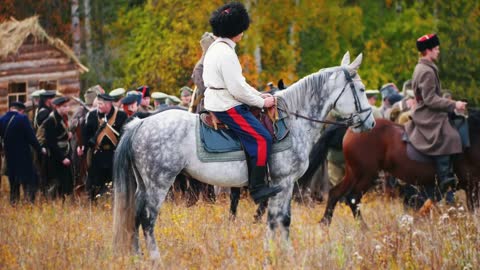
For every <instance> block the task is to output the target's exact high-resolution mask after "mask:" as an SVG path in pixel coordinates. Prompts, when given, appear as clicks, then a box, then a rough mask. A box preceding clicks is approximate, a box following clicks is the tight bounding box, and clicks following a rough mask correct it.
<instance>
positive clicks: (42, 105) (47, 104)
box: [33, 90, 57, 195]
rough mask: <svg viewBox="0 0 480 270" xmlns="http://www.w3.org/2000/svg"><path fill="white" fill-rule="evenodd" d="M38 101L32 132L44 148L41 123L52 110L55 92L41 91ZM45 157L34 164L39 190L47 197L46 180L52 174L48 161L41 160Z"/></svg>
mask: <svg viewBox="0 0 480 270" xmlns="http://www.w3.org/2000/svg"><path fill="white" fill-rule="evenodd" d="M39 95H40V101H39V104H38V108H37V110H36V112H35V116H34V117H33V130H34V132H35V136H36V137H37V140H38V141H39V142H40V145H41V146H42V147H45V133H44V128H43V127H41V126H42V124H43V122H44V121H45V120H46V119H47V118H48V116H49V115H50V113H51V112H52V110H53V104H52V101H53V99H54V98H55V96H56V95H57V91H55V90H48V91H46V90H43V91H41V92H40V94H39ZM42 157H45V156H39V157H36V158H35V159H36V161H35V163H36V164H37V165H38V168H39V172H40V177H39V188H40V191H42V193H43V195H47V184H48V178H49V176H50V175H51V174H52V172H50V171H51V170H52V168H51V166H50V164H49V159H48V158H42Z"/></svg>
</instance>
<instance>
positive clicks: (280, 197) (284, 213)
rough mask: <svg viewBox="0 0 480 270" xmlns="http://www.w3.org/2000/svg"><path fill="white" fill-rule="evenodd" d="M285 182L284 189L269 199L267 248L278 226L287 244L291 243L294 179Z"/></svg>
mask: <svg viewBox="0 0 480 270" xmlns="http://www.w3.org/2000/svg"><path fill="white" fill-rule="evenodd" d="M287 182H288V183H287ZM283 183H285V184H282V187H283V190H282V191H281V192H279V193H278V194H277V195H275V196H274V197H272V198H270V200H269V201H268V216H267V225H268V226H267V233H266V239H265V240H266V242H265V248H266V249H267V250H268V247H269V245H270V241H272V240H273V238H274V236H275V230H276V229H277V228H279V229H280V231H281V234H282V240H284V241H285V243H286V244H287V245H289V244H290V242H289V234H290V221H291V211H290V205H291V200H292V193H293V181H283Z"/></svg>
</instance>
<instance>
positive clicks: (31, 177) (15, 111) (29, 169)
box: [0, 102, 41, 205]
mask: <svg viewBox="0 0 480 270" xmlns="http://www.w3.org/2000/svg"><path fill="white" fill-rule="evenodd" d="M24 111H25V105H24V104H23V103H20V102H11V103H10V104H9V111H8V112H7V113H6V114H5V115H4V116H2V117H0V136H1V137H2V139H3V144H4V149H3V150H4V152H5V159H6V161H7V174H8V181H9V183H10V203H11V204H12V205H14V204H16V203H17V202H18V200H19V199H20V186H23V191H24V192H23V193H24V194H25V197H27V198H28V200H29V201H30V202H32V203H33V202H34V200H35V193H36V191H37V187H38V178H37V173H36V171H35V169H34V166H33V160H32V153H31V150H30V147H33V149H35V150H36V151H37V152H38V154H39V155H40V151H41V147H40V144H39V143H38V140H37V138H36V137H35V133H34V132H33V129H32V126H31V125H30V121H29V120H28V117H27V116H26V115H24V114H23V112H24Z"/></svg>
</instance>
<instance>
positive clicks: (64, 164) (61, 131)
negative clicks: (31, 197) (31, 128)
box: [44, 96, 73, 199]
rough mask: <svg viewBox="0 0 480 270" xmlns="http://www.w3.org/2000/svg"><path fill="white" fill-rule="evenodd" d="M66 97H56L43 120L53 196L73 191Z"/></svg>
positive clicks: (69, 193)
mask: <svg viewBox="0 0 480 270" xmlns="http://www.w3.org/2000/svg"><path fill="white" fill-rule="evenodd" d="M68 101H69V99H68V98H67V97H63V96H62V97H58V98H55V99H54V100H53V101H52V104H53V106H54V108H55V109H54V110H53V112H52V113H51V114H50V115H49V116H48V118H47V119H46V120H45V124H44V125H45V142H46V145H47V148H48V150H49V152H50V156H49V159H50V163H51V164H52V168H53V170H52V175H51V176H52V177H53V179H54V181H53V183H50V186H51V187H52V188H50V190H53V191H54V193H53V194H51V195H53V197H56V196H60V197H62V198H63V199H65V196H67V195H71V194H72V192H73V171H72V166H71V165H72V164H71V163H72V158H71V156H72V149H71V146H70V139H71V138H72V133H71V132H70V131H69V128H68V112H69V110H70V105H69V104H68Z"/></svg>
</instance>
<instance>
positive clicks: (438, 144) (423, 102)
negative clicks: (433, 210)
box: [405, 34, 467, 192]
mask: <svg viewBox="0 0 480 270" xmlns="http://www.w3.org/2000/svg"><path fill="white" fill-rule="evenodd" d="M417 49H418V51H419V52H420V53H421V57H420V60H419V61H418V64H417V65H416V67H415V70H414V72H413V79H412V87H413V91H414V95H415V99H416V100H417V106H416V107H415V109H414V110H413V112H412V115H411V118H412V121H410V122H408V123H406V125H405V130H406V132H407V134H408V136H409V138H410V141H411V142H412V144H413V146H415V148H417V150H419V151H420V152H422V153H424V154H426V155H429V156H432V157H433V159H434V160H435V165H436V172H437V179H438V185H439V187H440V190H441V191H442V192H445V191H446V190H447V189H448V188H449V187H454V186H455V178H454V175H453V171H452V167H451V155H453V154H458V153H461V152H462V141H461V139H460V135H459V133H458V131H457V130H456V129H455V128H454V127H453V126H452V125H451V124H450V121H449V118H448V113H449V112H454V111H458V112H464V111H465V109H466V106H467V103H465V102H462V101H454V100H449V99H446V98H443V97H442V96H441V85H440V78H439V76H438V72H439V71H438V68H437V66H436V65H435V62H436V61H438V57H439V54H440V40H439V38H438V36H437V35H436V34H429V35H424V36H421V37H420V38H418V39H417Z"/></svg>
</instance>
